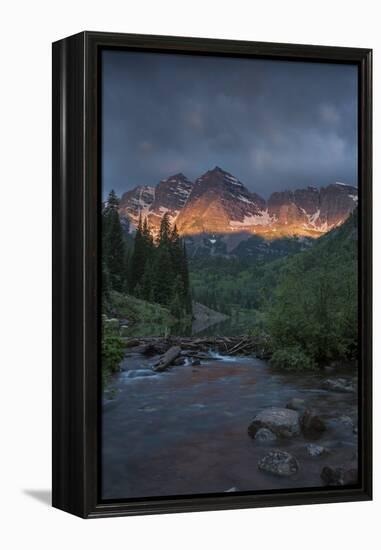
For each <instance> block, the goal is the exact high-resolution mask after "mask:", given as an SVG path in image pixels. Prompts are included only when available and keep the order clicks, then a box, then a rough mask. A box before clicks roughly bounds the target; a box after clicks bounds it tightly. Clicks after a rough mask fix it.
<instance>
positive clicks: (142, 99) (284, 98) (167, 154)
mask: <svg viewBox="0 0 381 550" xmlns="http://www.w3.org/2000/svg"><path fill="white" fill-rule="evenodd" d="M357 131H358V129H357V67H356V66H354V65H344V64H343V65H338V64H328V63H327V64H324V63H305V62H291V61H275V60H274V61H273V60H262V59H243V58H238V59H237V58H235V59H233V58H227V57H210V56H195V55H173V54H157V53H156V54H152V53H141V52H127V51H116V50H109V51H104V52H103V53H102V185H103V192H104V194H107V193H108V191H109V190H110V189H115V190H116V191H117V193H118V194H121V193H123V192H124V191H127V190H128V189H131V188H133V187H135V186H136V185H155V184H156V183H158V182H159V181H160V179H162V178H166V177H168V176H170V175H172V174H175V173H178V172H183V173H184V174H185V175H186V176H187V177H188V178H190V179H195V178H196V177H198V176H199V175H201V174H202V173H204V172H205V171H207V170H209V169H211V168H214V166H216V165H218V166H220V167H221V168H223V169H225V170H227V171H228V172H231V173H232V174H234V175H235V176H236V177H238V178H239V179H240V180H241V181H242V182H243V183H244V184H245V185H246V186H247V187H248V188H249V189H250V190H251V191H255V192H257V193H259V194H260V195H262V196H263V197H265V198H266V197H268V195H269V194H270V193H271V192H273V191H279V190H284V189H295V188H298V187H305V186H307V185H314V186H317V187H320V186H325V185H328V184H329V183H333V182H335V181H341V182H345V183H349V184H351V185H357Z"/></svg>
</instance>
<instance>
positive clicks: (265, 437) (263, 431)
mask: <svg viewBox="0 0 381 550" xmlns="http://www.w3.org/2000/svg"><path fill="white" fill-rule="evenodd" d="M276 438H277V437H276V435H275V434H274V432H272V431H271V430H268V429H267V428H259V430H258V431H257V433H256V434H255V436H254V439H255V440H257V441H275V440H276Z"/></svg>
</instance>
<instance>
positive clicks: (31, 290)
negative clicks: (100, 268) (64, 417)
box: [0, 0, 381, 550]
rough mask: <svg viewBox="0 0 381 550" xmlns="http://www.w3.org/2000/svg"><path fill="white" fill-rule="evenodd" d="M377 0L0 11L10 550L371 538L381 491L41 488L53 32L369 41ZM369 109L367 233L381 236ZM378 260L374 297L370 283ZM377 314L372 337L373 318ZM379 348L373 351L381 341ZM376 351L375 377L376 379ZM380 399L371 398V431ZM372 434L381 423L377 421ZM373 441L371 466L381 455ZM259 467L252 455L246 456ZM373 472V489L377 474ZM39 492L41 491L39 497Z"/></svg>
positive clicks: (46, 453) (46, 477) (1, 398)
mask: <svg viewBox="0 0 381 550" xmlns="http://www.w3.org/2000/svg"><path fill="white" fill-rule="evenodd" d="M377 16H378V14H377V2H375V1H372V0H362V1H361V2H355V1H353V0H346V1H339V0H328V1H327V0H320V1H319V2H308V0H277V1H275V0H261V1H260V2H259V1H256V0H251V1H248V2H245V1H244V0H235V1H234V2H232V1H229V2H228V1H226V0H218V1H211V0H209V1H208V0H192V1H191V2H181V1H180V0H149V1H141V2H140V3H139V2H137V1H134V2H131V1H130V2H129V1H128V0H120V1H119V0H107V1H103V2H100V1H99V0H82V1H81V0H75V1H73V0H61V1H60V2H58V1H57V0H51V1H50V2H48V1H43V0H32V1H27V0H19V1H18V2H17V1H13V2H7V3H3V4H2V8H1V17H0V25H1V32H0V40H1V48H0V56H1V64H0V94H1V99H0V139H1V144H0V145H1V147H0V151H1V153H2V154H1V159H2V160H1V162H0V171H1V177H0V185H1V195H0V201H1V202H0V205H1V206H0V223H1V230H0V237H1V256H0V257H1V260H2V261H1V268H0V277H1V283H0V293H1V295H0V323H1V330H0V334H1V345H0V353H1V363H0V364H1V375H0V381H1V382H0V384H1V394H0V408H1V411H0V419H1V426H2V427H1V430H0V442H1V451H0V462H1V466H0V503H1V504H0V507H1V517H0V523H1V525H2V526H1V527H0V541H2V547H3V548H5V549H7V550H8V549H10V548H40V549H45V548H55V549H57V550H59V549H61V548H67V547H68V546H69V545H70V546H72V547H73V548H81V547H83V548H84V547H86V548H96V549H98V548H109V549H111V548H127V547H129V548H131V549H133V550H138V549H150V548H155V550H160V549H164V548H165V549H166V550H170V549H172V548H173V549H175V548H176V549H181V550H187V549H190V548H192V549H197V548H199V549H202V550H203V549H206V548H220V549H225V548H237V549H238V548H239V549H244V548H252V547H257V548H266V549H267V548H268V549H272V548H277V547H280V548H292V549H293V550H299V549H302V548H303V549H304V548H308V549H309V550H314V549H319V550H320V549H321V548H324V549H326V548H327V549H331V548H335V547H339V548H345V549H346V550H351V549H354V548H358V547H360V546H361V547H363V548H367V549H368V548H369V549H372V548H375V547H379V546H378V544H379V543H377V542H376V541H377V538H379V534H380V529H379V522H380V512H381V506H380V501H379V500H376V501H375V502H373V503H370V502H368V503H350V504H338V505H333V504H330V505H323V506H303V507H291V508H272V509H263V510H260V509H259V510H245V511H233V512H208V513H195V514H182V515H167V516H149V517H138V518H129V519H127V518H118V519H104V520H96V521H93V520H92V521H84V520H80V519H78V518H75V517H71V516H69V515H68V514H65V513H63V512H60V511H58V510H54V509H52V508H50V507H49V506H48V504H47V501H48V498H49V497H48V491H49V489H50V475H51V466H50V444H51V437H50V428H51V422H50V416H51V413H50V410H51V406H50V403H51V389H50V388H51V374H50V356H51V347H50V331H51V322H50V316H51V306H50V293H51V282H50V279H51V276H50V262H51V253H50V246H51V237H50V223H51V207H50V204H51V191H50V185H51V182H50V176H51V165H50V164H51V155H50V148H51V145H50V139H51V129H50V125H51V98H50V86H51V57H50V55H51V54H50V51H51V50H50V43H51V42H52V41H54V40H57V39H59V38H62V37H64V36H68V35H70V34H74V33H76V32H79V31H81V30H99V31H119V32H135V33H152V34H168V35H180V36H181V35H183V36H205V37H216V38H236V39H246V40H260V41H274V42H294V43H302V44H303V43H305V44H326V45H338V46H359V47H372V48H374V50H375V64H374V65H375V73H376V74H375V88H374V90H375V103H376V109H377V98H378V95H379V80H378V75H379V74H380V63H381V61H380V57H379V56H378V53H379V51H381V35H380V22H379V17H377ZM379 122H380V120H379V116H378V112H377V110H376V113H375V119H374V123H375V134H374V138H375V139H374V151H375V152H376V154H375V171H374V184H375V185H374V191H375V212H376V215H375V243H376V244H377V243H379V241H380V237H381V233H380V230H381V224H380V218H381V210H380V208H381V206H380V195H381V191H380V189H381V186H380V184H379V181H378V177H377V176H378V165H377V164H378V162H377V161H378V155H377V151H379V150H380V124H379ZM379 260H380V257H379V254H376V257H375V269H376V273H375V282H376V284H375V298H376V303H377V300H378V303H379V298H380V291H379V285H378V282H379V277H380V270H379ZM378 321H380V315H379V311H377V312H376V316H375V327H376V333H375V340H376V348H377V336H378V334H377V325H378ZM376 351H378V350H377V349H376ZM377 357H378V355H376V360H375V371H376V383H378V380H379V377H378V376H377V370H378V368H379V365H378V364H377ZM380 411H381V400H379V401H378V402H377V400H376V406H375V420H376V425H375V427H376V430H377V429H378V427H379V423H378V422H377V419H378V417H379V416H380ZM376 435H377V432H376ZM377 439H378V441H377V440H376V461H375V463H376V467H377V461H379V459H380V452H379V451H380V449H379V447H380V445H379V438H377ZM253 468H255V465H253ZM377 474H378V472H377V471H376V499H377V496H378V492H379V491H377V485H379V483H378V482H379V476H378V475H377ZM36 497H38V498H36Z"/></svg>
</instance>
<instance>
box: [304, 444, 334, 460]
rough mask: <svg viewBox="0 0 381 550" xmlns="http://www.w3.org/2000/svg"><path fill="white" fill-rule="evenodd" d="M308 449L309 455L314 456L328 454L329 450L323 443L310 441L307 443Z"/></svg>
mask: <svg viewBox="0 0 381 550" xmlns="http://www.w3.org/2000/svg"><path fill="white" fill-rule="evenodd" d="M306 451H307V454H308V455H309V456H312V457H313V458H317V457H319V456H323V455H325V454H328V453H329V451H328V449H326V448H325V447H323V446H322V445H315V444H314V443H309V444H308V445H306Z"/></svg>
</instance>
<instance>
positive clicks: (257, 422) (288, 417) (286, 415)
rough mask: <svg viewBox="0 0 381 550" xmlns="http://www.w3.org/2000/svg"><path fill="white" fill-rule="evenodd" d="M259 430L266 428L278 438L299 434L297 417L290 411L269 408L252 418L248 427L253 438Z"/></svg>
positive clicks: (294, 412) (295, 413) (296, 414)
mask: <svg viewBox="0 0 381 550" xmlns="http://www.w3.org/2000/svg"><path fill="white" fill-rule="evenodd" d="M260 428H267V429H268V430H270V431H271V432H273V433H274V434H275V435H277V436H279V437H293V436H295V435H299V433H300V424H299V415H298V413H297V412H296V411H292V410H291V409H282V408H280V407H269V408H268V409H264V410H263V411H261V412H260V413H258V414H257V415H256V416H255V417H254V418H253V420H252V422H251V424H250V425H249V427H248V433H249V435H250V437H255V434H256V433H257V431H258V430H259V429H260Z"/></svg>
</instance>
